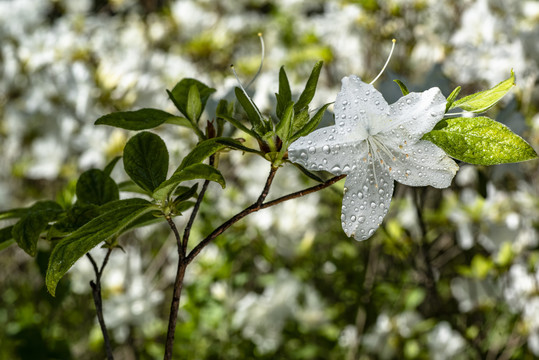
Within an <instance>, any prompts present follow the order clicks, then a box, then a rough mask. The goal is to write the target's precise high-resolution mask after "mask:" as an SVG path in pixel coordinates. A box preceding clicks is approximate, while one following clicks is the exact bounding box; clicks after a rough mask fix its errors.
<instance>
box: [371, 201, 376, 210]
mask: <svg viewBox="0 0 539 360" xmlns="http://www.w3.org/2000/svg"><path fill="white" fill-rule="evenodd" d="M375 207H376V203H375V202H374V201H373V202H371V208H372V209H374V208H375Z"/></svg>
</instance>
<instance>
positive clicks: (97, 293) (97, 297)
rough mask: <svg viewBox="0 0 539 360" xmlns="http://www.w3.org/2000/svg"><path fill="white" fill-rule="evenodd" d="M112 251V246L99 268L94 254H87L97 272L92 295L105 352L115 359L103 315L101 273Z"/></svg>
mask: <svg viewBox="0 0 539 360" xmlns="http://www.w3.org/2000/svg"><path fill="white" fill-rule="evenodd" d="M111 252H112V248H109V249H108V251H107V255H106V256H105V259H104V260H103V264H101V269H98V267H97V263H96V262H95V260H94V258H93V257H92V255H90V253H86V256H87V257H88V259H90V262H91V263H92V266H93V268H94V272H95V282H94V281H93V280H92V281H90V286H91V288H92V296H93V298H94V304H95V312H96V314H97V321H98V322H99V326H100V327H101V332H102V333H103V341H104V342H105V352H106V354H107V359H108V360H114V356H113V355H112V345H111V343H110V337H109V333H108V330H107V325H106V324H105V318H104V317H103V300H102V297H101V275H102V274H103V270H104V269H105V266H106V264H107V262H108V260H109V257H110V253H111Z"/></svg>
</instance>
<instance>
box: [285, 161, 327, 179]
mask: <svg viewBox="0 0 539 360" xmlns="http://www.w3.org/2000/svg"><path fill="white" fill-rule="evenodd" d="M291 164H292V165H294V166H295V167H297V168H298V169H299V171H301V172H302V173H304V174H305V175H307V177H310V178H311V179H313V180H314V181H318V182H320V183H323V182H324V181H325V180H324V179H322V178H321V177H319V176H317V175H316V174H314V173H312V172H310V171H309V170H307V169H305V168H304V167H303V166H301V165H299V164H296V163H291Z"/></svg>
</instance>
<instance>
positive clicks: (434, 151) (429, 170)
mask: <svg viewBox="0 0 539 360" xmlns="http://www.w3.org/2000/svg"><path fill="white" fill-rule="evenodd" d="M399 133H400V134H398V135H396V136H385V135H378V137H377V138H378V139H380V140H379V141H380V142H383V144H384V148H383V149H380V150H381V151H378V152H377V156H378V157H379V159H381V160H382V161H383V163H384V164H385V166H386V168H387V169H388V170H389V174H390V176H391V177H392V178H393V179H395V180H396V181H398V182H400V183H402V184H405V185H409V186H427V185H430V186H433V187H435V188H439V189H442V188H446V187H448V186H449V185H451V181H452V180H453V177H454V176H455V174H456V172H457V170H458V168H459V167H458V165H457V164H456V163H455V162H454V161H453V160H452V159H451V158H449V156H447V154H446V153H445V152H444V151H443V150H442V149H440V148H439V147H437V146H436V145H434V144H433V143H431V142H430V141H426V140H419V141H413V140H410V137H408V136H406V135H405V133H406V132H405V131H399ZM405 139H408V140H405Z"/></svg>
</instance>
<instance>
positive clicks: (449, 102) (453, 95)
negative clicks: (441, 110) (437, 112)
mask: <svg viewBox="0 0 539 360" xmlns="http://www.w3.org/2000/svg"><path fill="white" fill-rule="evenodd" d="M460 89H461V87H460V86H457V87H456V88H455V90H453V91H452V92H451V94H449V96H448V97H447V104H446V105H445V112H448V111H449V109H451V108H452V107H453V103H454V102H455V99H456V98H457V96H459V94H460Z"/></svg>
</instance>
